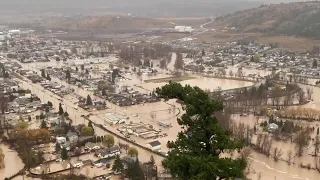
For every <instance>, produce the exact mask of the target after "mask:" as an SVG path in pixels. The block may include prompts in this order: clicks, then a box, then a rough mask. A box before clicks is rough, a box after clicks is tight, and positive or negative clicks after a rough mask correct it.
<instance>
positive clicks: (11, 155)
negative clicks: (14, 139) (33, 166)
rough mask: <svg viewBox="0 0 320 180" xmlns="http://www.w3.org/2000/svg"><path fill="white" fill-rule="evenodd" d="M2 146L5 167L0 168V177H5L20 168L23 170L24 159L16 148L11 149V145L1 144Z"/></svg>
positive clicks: (0, 146)
mask: <svg viewBox="0 0 320 180" xmlns="http://www.w3.org/2000/svg"><path fill="white" fill-rule="evenodd" d="M0 148H1V149H2V151H3V154H4V155H5V157H4V163H5V168H4V169H0V179H5V178H6V177H9V176H11V175H13V174H15V173H17V172H18V171H19V170H21V169H22V168H23V166H24V164H23V163H22V160H21V159H20V157H19V156H18V153H17V152H16V151H14V150H11V149H9V146H7V145H4V144H0Z"/></svg>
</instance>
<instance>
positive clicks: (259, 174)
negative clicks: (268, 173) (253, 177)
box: [257, 172, 261, 180]
mask: <svg viewBox="0 0 320 180" xmlns="http://www.w3.org/2000/svg"><path fill="white" fill-rule="evenodd" d="M257 180H261V172H259V173H258V175H257Z"/></svg>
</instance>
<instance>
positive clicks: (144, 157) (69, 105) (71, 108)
mask: <svg viewBox="0 0 320 180" xmlns="http://www.w3.org/2000/svg"><path fill="white" fill-rule="evenodd" d="M17 62H18V61H17ZM18 63H19V62H18ZM20 64H21V66H22V67H23V68H24V69H28V70H33V71H37V70H36V65H35V64H22V63H20ZM37 72H38V73H39V72H40V71H37ZM52 80H53V81H57V82H60V83H61V84H62V85H65V86H69V84H67V83H66V82H65V81H63V80H60V79H59V80H58V79H57V78H54V77H52ZM20 83H21V84H20V86H21V87H22V88H24V89H30V90H31V91H32V92H33V93H34V94H36V95H37V96H38V97H39V98H40V99H41V101H42V102H48V101H51V102H52V103H53V106H54V110H55V111H58V106H59V103H63V104H64V108H65V110H66V111H68V113H69V117H70V118H71V119H73V124H74V125H77V124H83V123H85V124H86V123H88V122H86V121H85V119H84V118H83V117H81V115H88V114H89V113H90V112H88V111H85V110H83V109H81V108H77V109H75V107H76V106H75V104H74V103H75V102H76V101H77V98H73V99H66V98H60V97H58V96H57V95H55V94H53V93H52V92H50V91H48V90H46V89H44V88H43V87H42V86H41V85H40V84H33V83H32V82H31V81H30V80H28V79H26V78H25V81H22V80H20ZM69 87H70V88H75V89H76V93H77V94H79V95H81V96H84V97H86V96H87V95H88V94H89V92H88V91H86V90H83V89H81V88H78V87H77V86H73V85H70V86H69ZM93 98H97V99H100V98H98V97H93ZM60 100H61V101H60ZM107 106H108V107H112V106H113V107H115V110H116V111H117V112H118V111H119V112H121V111H124V110H125V109H123V108H120V107H118V108H117V106H115V105H113V104H111V103H109V102H107ZM110 111H113V110H110ZM90 120H92V121H93V122H96V123H98V124H102V123H101V122H104V120H103V119H102V118H101V117H99V116H96V115H93V116H90ZM95 133H96V135H98V136H102V135H105V134H107V132H105V131H104V130H102V129H101V128H99V127H95ZM115 142H116V144H117V142H121V143H126V144H129V145H130V146H131V147H135V148H136V149H137V150H138V151H139V160H141V161H142V162H146V161H149V160H150V156H151V155H152V156H153V157H154V158H155V161H156V164H157V165H158V168H159V169H162V166H161V161H162V160H163V157H162V156H159V155H157V154H155V153H152V152H149V151H146V150H144V149H142V148H140V147H138V146H135V145H133V144H131V143H130V141H126V142H124V141H123V140H120V139H118V138H116V137H115Z"/></svg>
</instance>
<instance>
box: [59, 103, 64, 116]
mask: <svg viewBox="0 0 320 180" xmlns="http://www.w3.org/2000/svg"><path fill="white" fill-rule="evenodd" d="M63 113H64V111H63V108H62V104H61V103H59V111H58V114H59V115H60V116H62V115H63Z"/></svg>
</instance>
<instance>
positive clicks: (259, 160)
mask: <svg viewBox="0 0 320 180" xmlns="http://www.w3.org/2000/svg"><path fill="white" fill-rule="evenodd" d="M250 160H251V161H250V162H251V165H250V166H251V167H252V170H251V173H250V175H249V176H248V177H249V178H251V179H253V180H255V179H258V174H259V173H260V174H261V180H274V179H276V180H294V179H303V180H317V179H319V176H320V175H319V173H317V172H316V171H312V170H307V169H302V168H299V167H297V165H296V164H292V165H290V166H289V165H288V164H287V163H286V162H281V161H279V162H275V161H274V160H273V159H270V158H267V157H266V156H264V155H261V154H258V153H253V154H252V158H251V159H250Z"/></svg>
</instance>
